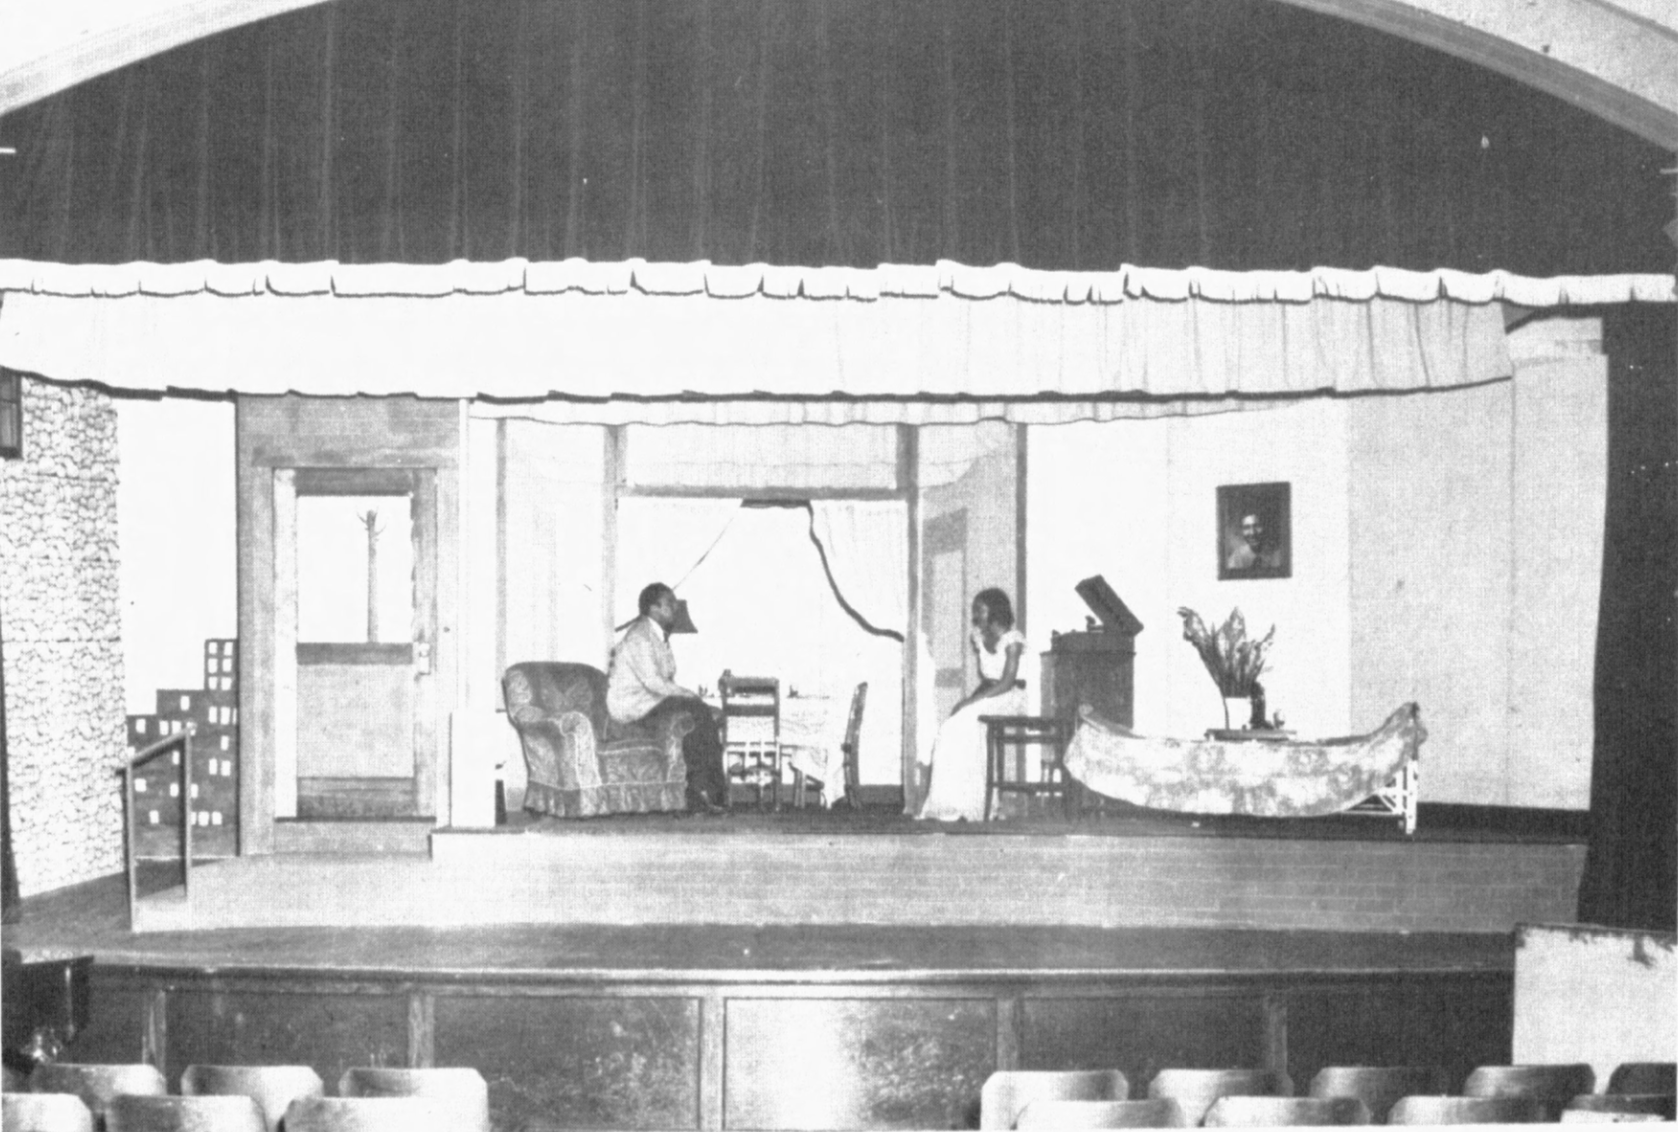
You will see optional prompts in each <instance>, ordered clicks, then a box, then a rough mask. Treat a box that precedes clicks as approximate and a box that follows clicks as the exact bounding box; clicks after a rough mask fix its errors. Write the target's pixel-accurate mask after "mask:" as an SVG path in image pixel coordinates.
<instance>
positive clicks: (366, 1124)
mask: <svg viewBox="0 0 1678 1132" xmlns="http://www.w3.org/2000/svg"><path fill="white" fill-rule="evenodd" d="M459 1120H460V1116H459V1114H458V1113H457V1112H456V1111H455V1110H454V1109H453V1108H452V1107H451V1106H450V1105H448V1104H446V1103H439V1102H438V1101H434V1100H432V1099H430V1098H429V1097H298V1098H297V1099H296V1100H294V1101H292V1102H291V1105H290V1107H289V1108H287V1109H286V1114H285V1132H457V1130H458V1129H460V1128H461V1127H463V1126H462V1125H461V1124H460V1123H459ZM465 1127H470V1125H467V1126H465Z"/></svg>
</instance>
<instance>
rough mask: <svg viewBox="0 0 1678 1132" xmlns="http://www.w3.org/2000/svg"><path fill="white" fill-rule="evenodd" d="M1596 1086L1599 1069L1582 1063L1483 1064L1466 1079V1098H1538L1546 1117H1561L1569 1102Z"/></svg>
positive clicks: (1464, 1092)
mask: <svg viewBox="0 0 1678 1132" xmlns="http://www.w3.org/2000/svg"><path fill="white" fill-rule="evenodd" d="M1595 1088H1596V1071H1595V1070H1593V1069H1592V1068H1591V1067H1590V1066H1589V1065H1586V1064H1585V1063H1583V1062H1571V1063H1561V1064H1554V1065H1482V1066H1480V1067H1479V1068H1478V1069H1476V1070H1474V1072H1472V1073H1470V1074H1469V1075H1468V1080H1467V1081H1465V1082H1463V1086H1462V1093H1463V1096H1465V1097H1535V1098H1537V1100H1538V1101H1539V1102H1540V1103H1541V1104H1543V1106H1544V1119H1545V1120H1560V1119H1561V1110H1562V1109H1563V1108H1565V1107H1566V1106H1567V1102H1568V1101H1570V1100H1572V1099H1573V1098H1574V1097H1576V1096H1579V1095H1580V1094H1581V1093H1589V1092H1592V1091H1594V1090H1595Z"/></svg>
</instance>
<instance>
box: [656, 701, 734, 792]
mask: <svg viewBox="0 0 1678 1132" xmlns="http://www.w3.org/2000/svg"><path fill="white" fill-rule="evenodd" d="M678 712H682V713H685V714H687V715H688V716H689V717H690V718H692V720H693V730H692V731H689V732H688V733H687V734H686V735H685V736H683V737H682V761H683V762H685V763H687V768H688V809H690V810H694V811H699V810H704V809H708V808H710V806H708V805H707V804H706V803H707V802H709V803H710V805H711V806H726V805H728V772H727V771H726V770H725V769H723V763H722V736H721V735H719V734H718V733H717V721H716V718H715V717H714V716H712V714H711V709H710V708H709V707H708V706H706V704H705V702H704V701H702V700H696V699H693V698H692V697H690V696H670V697H668V698H667V699H664V700H661V701H660V702H659V705H658V706H657V707H655V708H654V709H653V710H652V711H650V712H648V713H647V715H646V717H645V718H644V719H643V720H642V722H643V723H645V724H646V725H647V726H648V727H649V728H651V729H652V730H653V731H655V732H656V731H657V729H658V726H659V724H661V723H663V722H664V720H665V718H666V717H668V716H671V715H675V714H676V713H678Z"/></svg>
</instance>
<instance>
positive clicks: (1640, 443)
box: [1579, 307, 1678, 932]
mask: <svg viewBox="0 0 1678 1132" xmlns="http://www.w3.org/2000/svg"><path fill="white" fill-rule="evenodd" d="M1604 337H1605V343H1604V344H1605V346H1606V349H1607V352H1608V359H1609V378H1608V382H1609V384H1608V506H1607V528H1606V532H1605V538H1604V546H1603V570H1602V605H1601V615H1600V616H1601V620H1600V625H1599V628H1598V630H1597V661H1596V758H1595V762H1594V764H1593V768H1592V774H1591V837H1590V848H1589V851H1588V854H1587V856H1586V858H1585V875H1584V880H1583V882H1582V884H1581V885H1580V891H1579V919H1580V920H1581V921H1583V922H1585V923H1593V924H1606V925H1610V926H1614V927H1625V928H1645V929H1651V930H1658V931H1667V932H1670V931H1673V930H1675V929H1678V913H1675V910H1674V902H1675V899H1678V671H1675V669H1678V578H1675V577H1674V574H1673V568H1674V563H1678V326H1675V324H1674V319H1673V314H1672V310H1671V308H1669V307H1666V308H1661V307H1657V308H1652V309H1650V308H1638V307H1623V308H1617V309H1615V310H1614V311H1612V312H1611V313H1610V314H1609V317H1608V318H1607V320H1606V326H1605V334H1604Z"/></svg>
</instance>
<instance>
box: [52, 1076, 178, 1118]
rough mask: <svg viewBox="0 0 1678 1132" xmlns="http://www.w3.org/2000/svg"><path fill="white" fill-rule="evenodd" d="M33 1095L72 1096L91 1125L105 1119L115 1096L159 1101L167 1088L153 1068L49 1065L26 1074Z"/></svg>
mask: <svg viewBox="0 0 1678 1132" xmlns="http://www.w3.org/2000/svg"><path fill="white" fill-rule="evenodd" d="M29 1091H30V1092H33V1093H74V1094H75V1095H76V1096H78V1097H80V1098H81V1099H82V1103H83V1104H85V1105H87V1107H88V1109H89V1111H91V1112H92V1113H93V1119H94V1123H95V1124H98V1123H100V1122H102V1121H103V1120H104V1118H105V1110H106V1109H108V1108H109V1107H110V1105H111V1098H112V1097H115V1096H116V1095H117V1094H119V1093H132V1094H135V1095H137V1096H152V1097H161V1096H163V1095H165V1094H166V1093H168V1091H169V1086H168V1084H167V1083H166V1082H165V1081H164V1080H163V1074H161V1073H159V1072H158V1071H157V1069H156V1068H155V1067H154V1066H150V1065H144V1064H138V1063H136V1064H131V1065H94V1064H89V1063H85V1062H72V1061H49V1062H46V1063H45V1064H42V1065H37V1066H36V1067H35V1068H34V1070H33V1071H32V1072H31V1073H30V1074H29Z"/></svg>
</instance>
